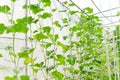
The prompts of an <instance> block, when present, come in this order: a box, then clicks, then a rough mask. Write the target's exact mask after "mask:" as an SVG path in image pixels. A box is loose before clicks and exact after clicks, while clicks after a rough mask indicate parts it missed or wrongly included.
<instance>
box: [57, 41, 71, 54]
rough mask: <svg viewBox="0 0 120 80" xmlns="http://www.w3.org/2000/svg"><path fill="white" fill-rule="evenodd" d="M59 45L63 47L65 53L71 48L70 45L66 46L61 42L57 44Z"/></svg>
mask: <svg viewBox="0 0 120 80" xmlns="http://www.w3.org/2000/svg"><path fill="white" fill-rule="evenodd" d="M57 45H58V46H60V47H62V49H63V52H64V53H66V52H67V51H68V50H69V48H70V47H69V46H68V45H64V44H63V43H61V42H60V41H58V42H57Z"/></svg>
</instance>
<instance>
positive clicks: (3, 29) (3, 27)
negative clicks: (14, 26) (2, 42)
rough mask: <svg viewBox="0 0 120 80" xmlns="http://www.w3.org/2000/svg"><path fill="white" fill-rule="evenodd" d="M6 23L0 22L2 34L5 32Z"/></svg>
mask: <svg viewBox="0 0 120 80" xmlns="http://www.w3.org/2000/svg"><path fill="white" fill-rule="evenodd" d="M5 29H6V27H5V25H4V24H0V34H3V33H4V32H5Z"/></svg>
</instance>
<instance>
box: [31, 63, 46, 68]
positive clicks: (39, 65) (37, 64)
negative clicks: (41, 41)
mask: <svg viewBox="0 0 120 80" xmlns="http://www.w3.org/2000/svg"><path fill="white" fill-rule="evenodd" d="M43 65H44V62H41V63H36V64H34V65H33V66H34V67H39V68H41V67H42V66H43Z"/></svg>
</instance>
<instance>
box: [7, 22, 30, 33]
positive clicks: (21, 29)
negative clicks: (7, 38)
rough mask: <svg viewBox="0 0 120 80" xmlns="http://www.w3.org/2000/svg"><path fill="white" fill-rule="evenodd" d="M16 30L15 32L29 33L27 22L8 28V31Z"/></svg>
mask: <svg viewBox="0 0 120 80" xmlns="http://www.w3.org/2000/svg"><path fill="white" fill-rule="evenodd" d="M10 32H14V33H17V32H19V33H27V32H28V28H27V27H26V24H25V23H17V24H15V25H13V26H12V27H11V28H7V33H10Z"/></svg>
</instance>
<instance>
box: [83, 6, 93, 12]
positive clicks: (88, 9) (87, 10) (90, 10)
mask: <svg viewBox="0 0 120 80" xmlns="http://www.w3.org/2000/svg"><path fill="white" fill-rule="evenodd" d="M85 11H86V12H87V13H93V9H92V8H90V7H87V8H85Z"/></svg>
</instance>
